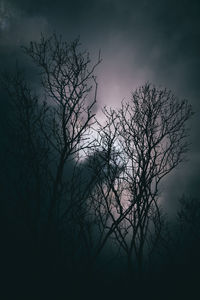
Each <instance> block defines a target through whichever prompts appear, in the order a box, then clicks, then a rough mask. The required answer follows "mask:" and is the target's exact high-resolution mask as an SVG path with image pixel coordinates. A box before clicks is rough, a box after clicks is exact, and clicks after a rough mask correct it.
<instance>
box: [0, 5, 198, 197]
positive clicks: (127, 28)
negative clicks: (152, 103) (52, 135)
mask: <svg viewBox="0 0 200 300" xmlns="http://www.w3.org/2000/svg"><path fill="white" fill-rule="evenodd" d="M1 3H4V6H5V8H4V14H3V13H1V24H0V26H1V29H0V30H1V33H0V38H1V40H0V46H1V50H0V55H1V57H3V60H2V61H3V62H4V65H6V64H11V55H10V54H12V61H14V59H15V56H16V57H17V53H18V49H19V45H20V44H23V43H27V42H28V41H29V40H31V39H37V38H39V36H40V32H41V31H42V32H46V33H51V32H58V33H62V34H63V36H64V37H65V38H67V39H70V40H71V39H74V38H76V37H77V36H79V35H80V37H81V41H82V42H83V46H84V47H86V48H88V49H89V51H90V52H91V55H92V57H95V56H97V53H98V49H100V48H101V52H102V58H103V62H102V64H101V65H100V66H99V69H98V72H97V73H98V81H99V103H100V104H99V106H101V104H102V105H103V104H109V103H110V104H111V105H118V104H119V103H120V101H121V99H122V98H123V97H128V96H129V95H130V92H131V90H133V89H135V88H136V87H137V86H138V85H140V84H143V83H144V82H145V81H150V82H153V83H155V84H157V85H162V86H164V87H167V88H170V89H172V91H174V92H175V94H176V95H177V96H179V97H181V98H183V97H184V98H188V99H189V100H190V102H191V103H192V104H193V107H194V111H196V115H195V116H194V118H193V120H192V122H191V126H192V130H191V142H192V146H191V152H190V155H189V158H190V162H188V163H187V167H185V168H182V169H180V170H178V171H177V174H178V175H177V176H179V182H177V183H176V184H174V181H173V180H174V179H173V176H172V177H171V179H170V180H169V181H168V190H167V194H168V197H171V198H174V197H175V196H177V195H178V194H179V192H180V191H181V192H182V191H183V192H184V190H185V191H187V192H190V193H195V194H197V193H198V186H199V184H200V179H199V178H200V176H199V175H200V174H199V167H200V155H199V147H200V139H199V138H198V135H199V133H198V127H199V125H200V121H199V113H200V87H199V70H200V57H199V53H200V20H199V9H200V4H199V1H194V0H193V1H186V0H185V1H184V0H179V1H172V0H168V1H164V0H160V1H158V0H151V1H141V0H138V1H131V0H130V1H129V0H126V1H120V0H101V1H100V0H99V1H97V0H96V1H92V0H86V1H75V0H74V1H71V0H70V1H66V0H58V1H45V0H40V1H39V0H35V1H30V0H28V1H25V0H15V1H14V0H12V1H1ZM2 7H3V6H2ZM7 54H9V55H7ZM2 64H3V63H2V62H1V65H2ZM183 187H184V188H183ZM169 191H170V192H169ZM174 195H175V196H174Z"/></svg>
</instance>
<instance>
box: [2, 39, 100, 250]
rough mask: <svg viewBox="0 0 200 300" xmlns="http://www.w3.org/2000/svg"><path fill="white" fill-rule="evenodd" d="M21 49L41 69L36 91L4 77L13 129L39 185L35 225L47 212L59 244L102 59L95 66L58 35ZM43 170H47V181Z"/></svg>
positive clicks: (17, 78)
mask: <svg viewBox="0 0 200 300" xmlns="http://www.w3.org/2000/svg"><path fill="white" fill-rule="evenodd" d="M23 51H24V52H25V54H27V55H28V56H29V57H30V58H31V59H32V61H33V63H34V64H35V66H36V69H37V70H39V72H38V75H39V83H38V82H37V89H38V92H37V93H34V92H33V90H34V88H33V87H32V86H31V85H30V84H28V83H27V81H26V80H25V77H24V76H23V75H22V73H21V72H19V71H17V74H16V75H14V76H8V75H5V74H4V75H3V81H4V87H6V90H7V91H8V93H9V96H10V98H11V102H12V103H13V105H14V110H13V111H14V113H15V115H16V116H17V119H18V123H17V124H15V125H16V128H15V131H16V132H17V134H18V135H19V136H20V137H22V139H23V141H24V143H23V145H22V149H21V150H22V152H23V154H22V156H23V158H24V160H26V155H28V160H29V163H30V164H31V166H29V167H30V170H34V175H33V176H31V178H35V179H36V181H37V185H36V186H37V191H38V194H37V195H35V196H34V197H35V201H37V203H38V205H37V218H38V219H37V221H39V219H40V214H41V211H43V214H44V210H45V218H46V220H47V221H46V224H47V225H46V236H48V239H49V238H50V240H51V239H52V236H54V238H55V239H58V240H59V231H60V227H61V226H62V224H63V221H62V219H63V218H65V217H66V215H67V210H68V209H69V203H71V204H72V202H70V199H69V192H68V191H69V185H70V180H72V175H70V174H71V171H72V169H73V165H74V162H75V160H76V159H77V160H78V158H79V157H80V155H81V152H82V154H83V150H85V149H88V148H90V147H91V146H92V139H91V136H90V128H91V125H92V124H93V123H94V122H95V120H94V115H95V113H94V109H95V103H96V97H97V82H96V77H95V76H94V70H95V68H96V66H97V65H98V64H99V63H100V61H101V59H100V56H99V57H98V59H97V62H96V63H95V64H92V63H91V60H90V57H89V53H88V52H86V51H82V50H81V45H80V42H79V40H75V41H73V42H72V43H67V42H65V41H63V39H62V37H58V36H57V35H53V36H51V37H50V38H46V37H44V36H41V39H40V41H38V42H31V43H30V45H29V46H27V47H23ZM39 144H40V146H39ZM36 160H37V162H36ZM40 172H43V173H44V172H45V176H44V178H45V180H43V181H42V179H41V176H40V175H39V173H40ZM72 173H73V172H72ZM27 174H28V173H27ZM27 177H28V176H27ZM44 178H43V179H44ZM43 184H44V185H43ZM27 186H30V185H27ZM44 186H46V189H45V197H46V198H47V199H46V200H45V201H44V199H42V197H44V194H43V196H42V195H40V196H39V194H40V193H41V190H44ZM29 192H30V193H29V198H30V197H31V191H29ZM79 196H80V195H79ZM80 198H81V196H80ZM42 200H43V204H42V205H43V207H42V208H41V201H42ZM76 200H77V199H76ZM80 202H81V199H80ZM76 204H77V201H76ZM53 244H56V243H53Z"/></svg>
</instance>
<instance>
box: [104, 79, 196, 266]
mask: <svg viewBox="0 0 200 300" xmlns="http://www.w3.org/2000/svg"><path fill="white" fill-rule="evenodd" d="M104 115H105V118H106V121H105V125H101V124H99V130H98V133H99V141H98V142H99V145H100V146H99V147H100V149H101V152H102V153H103V152H104V153H105V154H104V157H105V159H104V160H105V162H106V168H107V170H106V173H105V174H104V175H105V178H106V187H104V186H103V187H102V189H101V193H100V192H99V193H98V197H99V195H100V194H101V195H102V200H101V201H100V202H101V203H100V205H101V207H104V209H105V210H106V213H105V214H106V215H108V214H109V222H107V225H106V228H107V230H106V233H105V235H104V237H103V239H102V243H101V246H100V248H99V251H100V249H101V248H102V247H103V245H104V244H105V243H106V241H107V240H108V239H109V238H110V237H111V236H112V237H114V239H115V241H116V242H117V243H118V245H119V247H120V248H121V249H122V250H124V251H125V253H126V255H127V258H128V264H129V266H130V265H132V264H133V265H135V268H136V269H138V270H139V272H141V271H142V268H143V265H144V257H145V253H147V251H150V252H151V251H153V249H154V248H155V246H156V244H157V242H158V240H159V239H160V236H161V234H162V224H163V219H162V216H161V210H160V203H159V189H158V188H159V183H160V182H161V180H162V179H163V178H164V177H165V176H166V175H167V174H169V173H170V172H172V170H173V169H174V168H175V167H176V166H177V165H179V164H180V163H181V162H182V161H184V159H185V154H186V152H187V150H188V142H187V140H186V137H187V134H188V133H187V128H186V122H187V120H188V119H189V118H190V117H191V115H192V110H191V106H190V105H189V104H188V103H187V101H186V100H183V101H181V102H179V101H178V99H177V98H176V97H175V96H174V95H173V94H172V93H171V92H170V91H168V90H166V89H157V88H155V87H154V86H151V85H150V84H145V85H144V86H142V87H140V88H139V89H137V90H136V91H135V92H134V93H133V94H132V97H131V100H130V101H129V102H125V101H123V102H122V105H121V107H120V108H119V109H112V108H111V109H107V108H105V109H104ZM104 170H105V167H104ZM100 210H102V208H100ZM132 260H133V261H132Z"/></svg>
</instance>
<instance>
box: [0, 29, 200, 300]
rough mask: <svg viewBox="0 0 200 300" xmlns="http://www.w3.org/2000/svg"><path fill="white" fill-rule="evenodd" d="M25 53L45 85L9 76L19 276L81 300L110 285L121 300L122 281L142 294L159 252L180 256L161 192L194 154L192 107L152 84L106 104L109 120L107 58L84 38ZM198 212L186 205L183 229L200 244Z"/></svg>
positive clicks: (6, 158)
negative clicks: (101, 91)
mask: <svg viewBox="0 0 200 300" xmlns="http://www.w3.org/2000/svg"><path fill="white" fill-rule="evenodd" d="M22 48H23V51H24V53H25V54H26V55H27V56H28V57H29V59H31V61H32V63H33V65H34V70H37V74H36V77H37V79H35V82H34V83H31V82H30V80H28V78H27V75H26V73H25V72H24V71H22V70H20V68H19V67H18V66H17V68H16V72H15V73H13V74H10V73H3V74H2V76H1V86H2V87H3V89H4V92H5V91H6V93H7V94H6V95H7V96H6V95H4V97H5V99H6V101H7V102H6V105H7V112H8V113H7V116H6V117H5V118H4V119H3V120H1V122H2V123H1V124H2V126H1V132H0V133H1V139H2V141H3V147H2V149H1V164H2V170H3V173H4V174H5V176H4V178H3V179H2V186H3V189H2V191H1V194H2V198H3V199H5V201H4V203H2V205H1V206H2V211H3V212H5V214H4V217H2V219H1V221H2V224H3V226H5V229H4V244H5V245H6V246H5V251H4V255H5V253H6V252H8V256H9V259H10V256H12V255H13V252H14V256H12V259H11V262H10V263H9V264H10V266H12V267H13V269H14V270H15V271H14V273H13V274H14V275H13V276H14V277H15V278H16V277H17V275H18V273H19V270H20V269H21V272H22V273H23V276H24V277H23V278H26V274H27V273H28V272H29V273H30V274H31V276H32V277H31V280H32V281H33V282H37V284H38V286H40V287H41V288H42V290H43V291H45V289H47V290H48V291H49V295H48V297H50V296H52V297H54V296H55V295H56V293H58V292H56V289H57V291H58V290H59V293H60V295H61V294H62V293H63V292H64V293H68V294H69V293H70V292H71V293H72V294H73V297H75V296H76V293H78V292H79V289H80V290H81V289H82V288H83V287H84V286H87V288H88V289H89V288H91V285H93V284H94V287H96V285H98V284H99V282H100V281H101V282H102V285H103V286H104V287H105V286H107V285H109V284H108V283H107V281H108V282H109V283H111V284H110V287H109V289H108V290H109V291H110V293H111V295H112V293H114V292H115V293H116V290H115V291H113V290H112V288H111V287H112V286H115V282H117V283H118V284H121V285H122V286H124V287H125V288H124V290H125V292H126V293H127V294H128V292H129V286H130V283H132V280H133V278H134V280H135V286H136V285H137V291H135V294H136V293H137V292H138V293H139V295H141V291H140V290H141V285H142V283H143V281H142V279H144V277H143V274H144V271H145V270H147V267H149V268H152V269H151V270H150V273H151V272H153V271H152V270H153V267H152V266H153V265H154V262H155V261H156V259H158V257H159V259H160V256H159V252H162V255H165V256H166V257H167V256H168V255H171V256H172V257H173V258H174V260H175V257H176V255H174V254H175V252H176V247H177V245H178V243H177V241H175V238H174V233H173V232H172V230H171V228H172V227H170V226H168V223H167V217H166V214H165V212H164V209H163V208H162V205H161V203H160V202H161V201H160V194H161V191H160V188H159V187H160V182H161V181H162V179H163V178H164V177H165V176H167V175H168V174H170V173H171V172H172V171H173V169H174V168H176V167H177V166H178V165H179V164H180V163H182V162H183V161H184V159H185V155H186V153H187V151H188V142H187V136H188V128H187V121H188V119H189V118H190V117H191V116H192V110H191V106H190V105H189V104H188V102H187V101H186V100H182V101H179V100H178V99H177V98H176V97H175V96H174V95H173V93H172V92H171V91H168V90H167V89H160V88H156V87H154V86H153V85H151V84H149V83H146V84H145V85H143V86H141V87H140V88H138V89H137V90H136V91H134V92H133V93H132V96H131V98H130V100H129V101H122V102H121V106H120V107H119V108H116V109H113V108H108V107H105V108H104V109H103V115H104V119H103V121H102V122H100V121H99V120H97V119H95V104H96V100H97V81H96V77H95V75H94V71H95V69H96V67H97V65H98V64H99V63H100V62H101V58H100V56H99V57H98V59H97V62H96V63H95V64H92V63H91V61H90V57H89V54H88V53H87V52H86V51H82V50H81V49H82V47H81V44H80V42H79V40H75V41H73V42H72V43H67V42H65V41H63V39H62V37H59V36H57V35H53V36H51V37H49V38H46V37H44V36H41V39H40V40H39V41H37V42H31V43H30V44H29V46H27V47H22ZM198 211H199V202H198V201H196V200H195V199H191V200H190V201H188V200H187V201H186V199H185V198H183V199H182V200H181V209H180V211H179V213H178V216H179V221H180V222H178V223H177V224H178V225H177V224H176V226H174V227H176V232H178V233H180V232H183V231H184V234H183V236H184V238H185V241H186V242H184V243H188V241H189V239H188V236H191V235H192V238H194V240H195V239H198V241H199V237H200V236H199V224H200V223H199V221H200V220H199V219H200V218H199V214H198ZM2 215H3V214H2ZM3 226H2V228H3ZM180 236H181V235H180ZM180 245H181V243H179V246H180ZM14 248H15V250H11V249H14ZM7 249H9V251H7ZM163 253H164V254H163ZM162 255H161V256H162ZM166 257H165V259H166ZM167 258H168V257H167ZM159 259H158V260H159ZM172 260H173V259H172ZM22 261H23V263H24V264H23V263H22ZM166 261H168V260H167V259H166ZM109 263H110V264H109ZM158 264H159V263H158ZM6 265H7V261H6V263H5V268H6ZM22 265H23V267H22ZM109 266H110V267H109ZM124 266H125V267H124ZM104 268H105V269H106V270H109V272H110V273H109V272H108V275H107V276H105V271H104V270H103V269H104ZM116 269H117V272H115V270H116ZM158 270H159V267H158ZM95 271H96V272H95ZM120 272H121V274H120ZM122 274H123V275H122ZM147 274H148V273H147ZM6 276H9V275H6ZM134 276H135V277H134ZM26 280H27V279H26ZM26 280H25V282H27V281H26ZM47 285H50V286H51V288H47ZM147 285H148V286H149V287H150V283H148V284H147ZM66 286H67V289H69V290H68V291H67V292H66V290H65V289H66ZM54 289H55V290H54ZM53 290H54V292H55V294H53V292H52V294H51V291H53ZM124 290H123V289H121V291H120V293H119V294H120V295H121V296H124ZM41 297H42V294H41ZM33 298H34V295H33ZM37 299H38V297H37ZM54 299H56V296H55V297H54ZM73 299H74V298H73Z"/></svg>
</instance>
